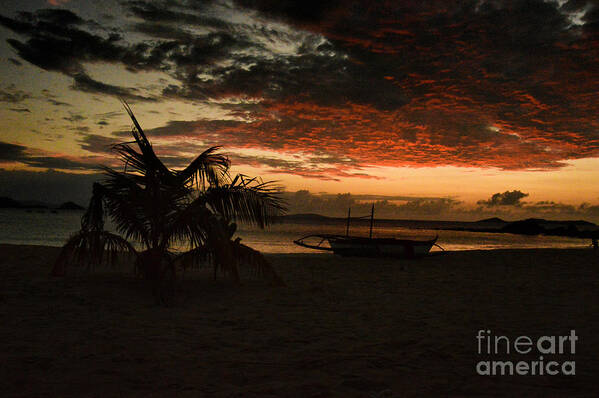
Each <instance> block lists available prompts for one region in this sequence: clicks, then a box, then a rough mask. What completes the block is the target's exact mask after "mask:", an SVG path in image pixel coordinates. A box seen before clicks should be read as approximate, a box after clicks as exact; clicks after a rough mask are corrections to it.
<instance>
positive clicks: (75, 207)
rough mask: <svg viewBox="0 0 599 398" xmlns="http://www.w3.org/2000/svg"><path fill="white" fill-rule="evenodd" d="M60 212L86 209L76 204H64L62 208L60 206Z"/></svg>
mask: <svg viewBox="0 0 599 398" xmlns="http://www.w3.org/2000/svg"><path fill="white" fill-rule="evenodd" d="M58 209H59V210H85V207H83V206H79V205H78V204H77V203H75V202H64V203H63V204H61V205H60V206H58Z"/></svg>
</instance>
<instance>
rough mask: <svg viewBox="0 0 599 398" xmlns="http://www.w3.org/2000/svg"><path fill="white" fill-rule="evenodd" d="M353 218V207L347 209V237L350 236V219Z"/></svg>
mask: <svg viewBox="0 0 599 398" xmlns="http://www.w3.org/2000/svg"><path fill="white" fill-rule="evenodd" d="M350 216H351V207H350V208H348V209H347V228H346V229H345V236H349V217H350Z"/></svg>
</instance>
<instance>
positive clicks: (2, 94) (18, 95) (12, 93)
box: [0, 84, 31, 104]
mask: <svg viewBox="0 0 599 398" xmlns="http://www.w3.org/2000/svg"><path fill="white" fill-rule="evenodd" d="M29 98H31V93H28V92H26V91H23V90H19V89H17V88H16V86H15V85H14V84H11V85H10V86H8V87H5V88H4V89H3V90H2V89H0V102H8V103H10V104H18V103H20V102H23V101H25V100H27V99H29Z"/></svg>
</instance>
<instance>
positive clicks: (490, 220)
mask: <svg viewBox="0 0 599 398" xmlns="http://www.w3.org/2000/svg"><path fill="white" fill-rule="evenodd" d="M476 222H477V223H504V224H505V223H507V221H505V220H502V219H501V218H499V217H491V218H485V219H484V220H478V221H476Z"/></svg>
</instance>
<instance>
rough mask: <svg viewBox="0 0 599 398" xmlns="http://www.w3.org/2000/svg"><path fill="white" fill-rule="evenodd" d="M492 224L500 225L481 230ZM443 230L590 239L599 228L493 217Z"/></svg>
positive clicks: (589, 224) (581, 222)
mask: <svg viewBox="0 0 599 398" xmlns="http://www.w3.org/2000/svg"><path fill="white" fill-rule="evenodd" d="M493 223H494V224H502V225H495V226H494V227H490V226H482V228H481V224H483V225H484V224H493ZM444 229H449V230H453V231H470V232H496V233H510V234H518V235H541V234H543V235H552V236H571V237H574V238H592V237H594V236H599V227H598V226H597V225H596V224H593V223H592V222H588V221H584V220H574V221H572V220H566V221H554V220H545V219H542V218H527V219H525V220H518V221H512V222H508V221H504V220H502V219H500V218H497V217H493V218H488V219H486V220H481V221H477V222H475V223H472V226H469V227H460V228H444Z"/></svg>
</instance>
